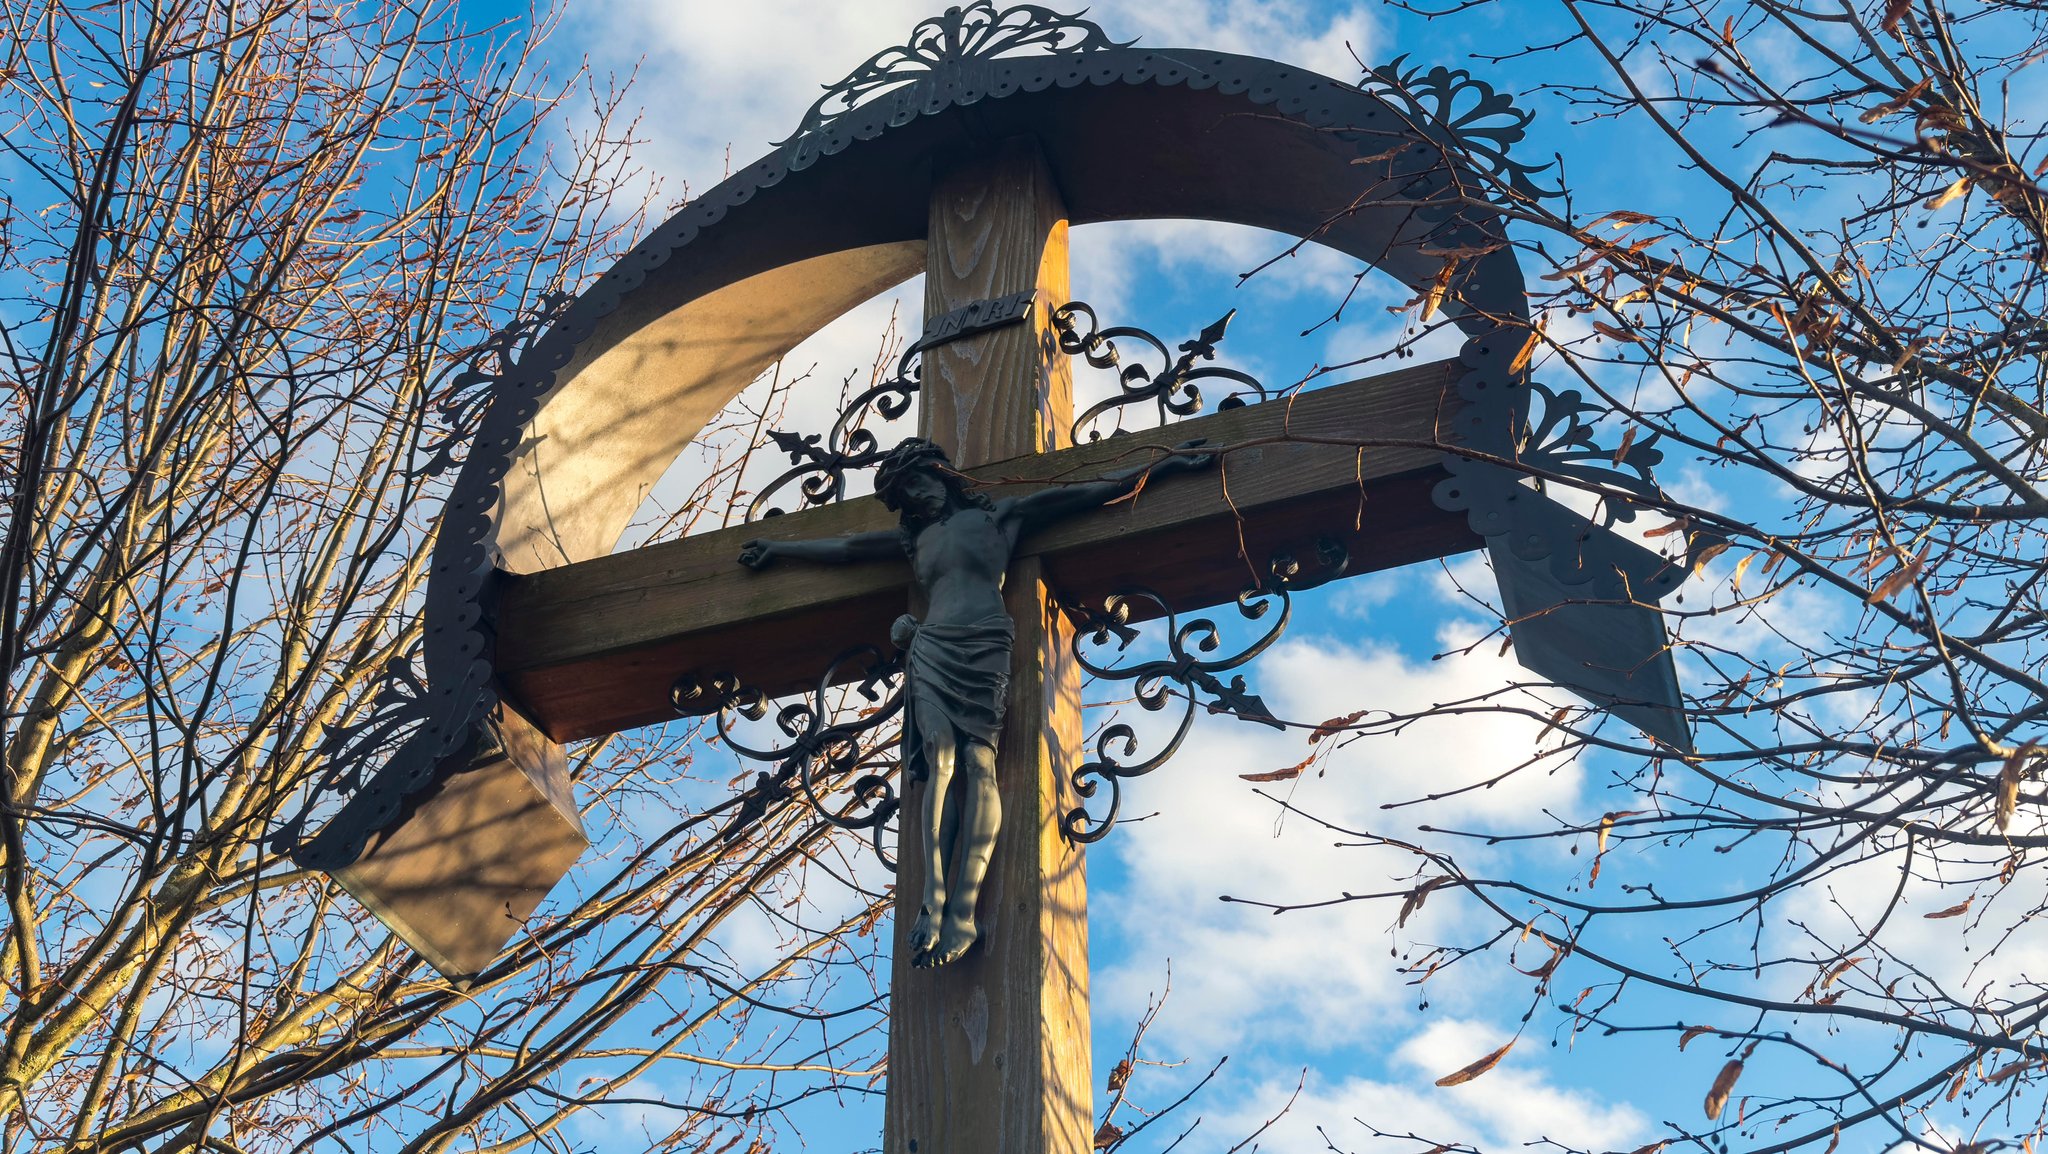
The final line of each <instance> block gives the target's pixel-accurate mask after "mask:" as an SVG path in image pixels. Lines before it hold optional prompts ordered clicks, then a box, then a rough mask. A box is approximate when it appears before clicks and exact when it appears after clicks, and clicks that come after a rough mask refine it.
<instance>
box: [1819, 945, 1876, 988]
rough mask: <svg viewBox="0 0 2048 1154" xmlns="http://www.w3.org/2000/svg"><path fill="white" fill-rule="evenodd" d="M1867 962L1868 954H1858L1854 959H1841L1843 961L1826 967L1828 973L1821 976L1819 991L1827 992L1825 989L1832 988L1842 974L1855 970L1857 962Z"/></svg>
mask: <svg viewBox="0 0 2048 1154" xmlns="http://www.w3.org/2000/svg"><path fill="white" fill-rule="evenodd" d="M1869 960H1870V955H1868V954H1858V955H1856V956H1855V957H1853V958H1843V959H1842V960H1841V961H1839V962H1836V963H1835V964H1834V965H1832V966H1829V967H1828V972H1827V973H1826V974H1824V975H1822V976H1821V979H1820V988H1821V990H1822V991H1823V992H1825V991H1826V990H1827V988H1828V987H1829V986H1832V985H1834V984H1835V979H1836V978H1839V977H1841V976H1842V975H1843V974H1846V973H1848V972H1849V971H1850V970H1853V969H1855V968H1856V963H1858V962H1867V961H1869Z"/></svg>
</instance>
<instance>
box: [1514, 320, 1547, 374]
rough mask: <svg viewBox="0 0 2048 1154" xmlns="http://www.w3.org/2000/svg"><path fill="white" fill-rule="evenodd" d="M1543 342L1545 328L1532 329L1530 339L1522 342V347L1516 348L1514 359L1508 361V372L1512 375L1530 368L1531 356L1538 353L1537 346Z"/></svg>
mask: <svg viewBox="0 0 2048 1154" xmlns="http://www.w3.org/2000/svg"><path fill="white" fill-rule="evenodd" d="M1542 342H1543V330H1542V329H1530V330H1529V339H1528V340H1525V341H1523V342H1522V347H1521V348H1519V349H1516V350H1515V356H1514V359H1513V360H1511V361H1509V362H1508V374H1509V375H1510V376H1512V375H1514V374H1515V373H1519V372H1521V371H1522V370H1523V369H1526V368H1528V367H1529V358H1530V357H1532V356H1534V355H1536V346H1537V345H1539V344H1541V343H1542Z"/></svg>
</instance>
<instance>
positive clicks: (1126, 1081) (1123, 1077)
mask: <svg viewBox="0 0 2048 1154" xmlns="http://www.w3.org/2000/svg"><path fill="white" fill-rule="evenodd" d="M1130 1084H1131V1060H1130V1059H1129V1058H1125V1059H1124V1060H1122V1061H1120V1062H1118V1063H1117V1064H1116V1068H1115V1069H1113V1070H1111V1071H1110V1072H1109V1092H1110V1093H1112V1094H1114V1093H1116V1092H1117V1091H1118V1090H1121V1089H1123V1088H1124V1087H1125V1086H1128V1085H1130Z"/></svg>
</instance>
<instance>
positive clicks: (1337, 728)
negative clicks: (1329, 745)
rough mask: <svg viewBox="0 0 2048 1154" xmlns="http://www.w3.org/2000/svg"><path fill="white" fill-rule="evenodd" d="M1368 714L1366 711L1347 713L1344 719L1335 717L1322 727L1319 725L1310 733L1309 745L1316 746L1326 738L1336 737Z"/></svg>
mask: <svg viewBox="0 0 2048 1154" xmlns="http://www.w3.org/2000/svg"><path fill="white" fill-rule="evenodd" d="M1367 712H1369V711H1368V710H1365V709H1360V710H1356V711H1354V712H1351V713H1347V714H1345V715H1344V716H1342V717H1333V718H1331V719H1330V720H1328V721H1325V722H1323V723H1322V724H1321V725H1318V726H1316V727H1315V728H1314V729H1313V730H1310V731H1309V735H1308V742H1309V744H1310V745H1314V744H1315V743H1316V742H1318V741H1321V740H1322V739H1324V738H1326V737H1334V736H1336V735H1337V734H1338V733H1340V732H1342V731H1343V730H1344V728H1345V727H1346V726H1349V725H1351V724H1353V723H1354V722H1356V721H1357V720H1358V719H1359V718H1361V717H1364V716H1365V715H1366V713H1367Z"/></svg>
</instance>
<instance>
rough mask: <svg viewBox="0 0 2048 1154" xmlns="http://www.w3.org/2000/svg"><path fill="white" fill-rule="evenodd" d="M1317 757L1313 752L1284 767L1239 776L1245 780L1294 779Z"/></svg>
mask: <svg viewBox="0 0 2048 1154" xmlns="http://www.w3.org/2000/svg"><path fill="white" fill-rule="evenodd" d="M1315 759H1316V755H1315V754H1313V753H1311V754H1309V755H1308V756H1307V757H1306V758H1303V759H1302V760H1301V761H1298V762H1296V763H1295V764H1293V765H1290V766H1287V767H1285V768H1283V769H1269V770H1267V771H1266V772H1264V773H1240V774H1238V775H1237V776H1238V777H1240V778H1242V779H1244V780H1245V781H1293V780H1294V779H1295V778H1297V777H1300V776H1301V771H1302V770H1304V769H1307V768H1308V767H1309V765H1310V764H1311V763H1313V762H1314V761H1315Z"/></svg>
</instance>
